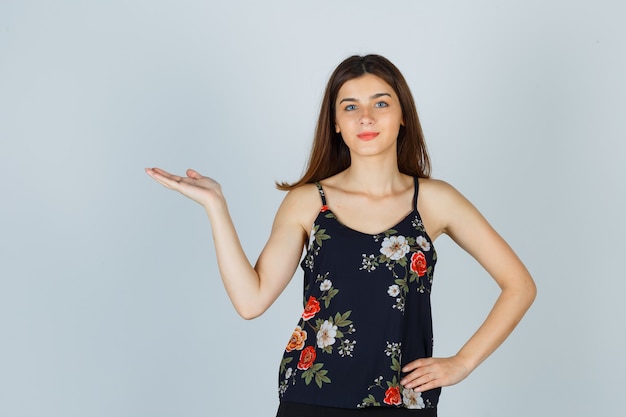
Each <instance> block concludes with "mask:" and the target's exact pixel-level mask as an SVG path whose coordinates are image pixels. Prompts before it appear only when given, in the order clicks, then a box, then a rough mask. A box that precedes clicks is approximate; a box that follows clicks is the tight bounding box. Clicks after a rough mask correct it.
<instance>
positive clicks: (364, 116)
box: [360, 108, 374, 125]
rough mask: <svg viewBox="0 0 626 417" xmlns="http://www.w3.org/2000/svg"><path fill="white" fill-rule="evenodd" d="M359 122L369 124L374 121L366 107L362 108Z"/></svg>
mask: <svg viewBox="0 0 626 417" xmlns="http://www.w3.org/2000/svg"><path fill="white" fill-rule="evenodd" d="M360 122H361V124H363V125H371V124H372V123H374V117H373V115H372V113H371V111H370V110H369V109H368V108H365V109H363V110H362V113H361V120H360Z"/></svg>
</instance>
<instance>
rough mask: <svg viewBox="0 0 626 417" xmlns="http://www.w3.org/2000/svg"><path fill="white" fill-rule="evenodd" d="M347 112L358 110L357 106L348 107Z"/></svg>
mask: <svg viewBox="0 0 626 417" xmlns="http://www.w3.org/2000/svg"><path fill="white" fill-rule="evenodd" d="M346 110H347V111H352V110H356V106H355V105H354V104H350V105H348V106H346Z"/></svg>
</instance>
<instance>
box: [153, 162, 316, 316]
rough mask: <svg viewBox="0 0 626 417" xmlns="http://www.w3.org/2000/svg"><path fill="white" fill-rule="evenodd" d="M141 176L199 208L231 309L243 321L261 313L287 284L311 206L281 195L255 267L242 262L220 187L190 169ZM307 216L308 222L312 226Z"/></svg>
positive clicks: (298, 196) (298, 195)
mask: <svg viewBox="0 0 626 417" xmlns="http://www.w3.org/2000/svg"><path fill="white" fill-rule="evenodd" d="M146 173H147V174H148V175H150V176H151V177H152V178H154V179H155V180H156V181H158V182H159V183H161V184H162V185H164V186H165V187H167V188H169V189H172V190H175V191H178V192H180V193H181V194H183V195H184V196H186V197H188V198H190V199H192V200H194V201H196V202H197V203H199V204H201V205H202V206H203V207H204V209H205V210H206V213H207V215H208V217H209V220H210V222H211V230H212V234H213V241H214V244H215V252H216V256H217V262H218V267H219V270H220V275H221V277H222V281H223V283H224V287H225V288H226V292H227V293H228V296H229V297H230V300H231V302H232V303H233V306H234V307H235V310H237V313H239V315H241V316H242V317H243V318H245V319H252V318H255V317H258V316H259V315H261V314H262V313H263V312H264V311H265V310H267V309H268V308H269V307H270V306H271V305H272V303H273V302H274V301H275V300H276V298H277V297H278V296H279V295H280V293H281V292H282V291H283V290H284V289H285V287H286V286H287V284H288V283H289V281H290V280H291V278H292V276H293V274H294V272H295V271H296V268H297V266H298V263H299V261H300V257H301V256H302V250H303V247H304V243H305V241H306V229H305V227H304V226H303V225H305V224H307V221H309V219H307V218H306V217H307V216H308V217H311V214H310V213H309V214H306V212H307V211H308V212H311V210H310V209H311V207H310V206H309V210H306V208H304V205H303V202H305V201H306V200H309V199H308V198H302V197H303V196H304V195H305V194H308V195H310V193H306V192H305V193H303V190H302V189H296V190H293V191H291V192H289V193H288V194H287V196H286V197H285V199H284V201H283V202H282V204H281V206H280V208H279V209H278V212H277V214H276V218H275V219H274V223H273V226H272V231H271V234H270V237H269V239H268V241H267V244H266V245H265V247H264V248H263V251H262V252H261V254H260V256H259V259H258V261H257V263H256V265H254V266H252V264H251V263H250V261H249V260H248V258H247V256H246V254H245V252H244V250H243V248H242V246H241V243H240V241H239V237H238V236H237V231H236V230H235V226H234V224H233V221H232V219H231V217H230V214H229V212H228V207H227V204H226V200H225V198H224V195H223V194H222V190H221V187H220V186H219V184H218V183H217V182H215V181H214V180H212V179H211V178H208V177H203V176H202V175H200V174H199V173H198V172H196V171H194V170H187V176H186V177H180V176H176V175H172V174H169V173H168V172H166V171H163V170H161V169H158V168H152V169H146ZM312 220H313V219H312V218H311V219H310V221H311V222H312Z"/></svg>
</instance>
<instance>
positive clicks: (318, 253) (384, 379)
mask: <svg viewBox="0 0 626 417" xmlns="http://www.w3.org/2000/svg"><path fill="white" fill-rule="evenodd" d="M316 185H317V187H318V190H319V192H320V196H321V199H322V204H323V205H322V208H321V210H320V213H319V215H318V216H317V218H316V219H315V221H314V224H313V227H312V230H311V233H310V239H309V245H308V249H307V252H306V254H305V256H304V258H303V260H302V262H301V267H302V269H303V270H304V300H303V301H304V310H303V312H302V315H301V317H300V319H299V322H298V325H297V326H296V328H295V330H294V331H293V334H292V335H291V338H290V339H289V342H288V343H287V347H286V348H285V352H284V355H283V358H282V361H281V362H280V370H279V381H278V392H279V397H280V400H281V401H289V402H296V403H305V404H314V405H323V406H330V407H341V408H361V407H371V406H382V407H404V408H411V409H421V408H433V407H436V405H437V402H438V398H439V394H440V391H441V390H440V389H434V390H430V391H426V392H424V393H418V392H415V391H413V390H412V389H406V388H404V387H403V386H402V385H400V382H399V381H400V379H401V378H402V376H403V375H402V372H401V369H402V367H403V366H404V365H405V364H407V363H408V362H411V361H413V360H415V359H418V358H423V357H430V356H432V349H433V330H432V318H431V307H430V291H431V285H432V281H433V271H434V267H435V262H436V259H437V255H436V252H435V249H434V247H433V245H432V241H431V240H430V237H429V236H428V235H427V234H426V231H425V230H424V227H423V224H422V220H421V218H420V215H419V213H418V211H417V194H418V188H419V183H418V179H417V178H415V193H414V197H413V210H412V211H411V213H409V214H408V215H407V216H406V217H405V218H404V219H403V220H401V221H400V223H398V224H397V225H396V226H394V227H392V228H390V229H388V230H385V231H384V232H382V233H379V234H376V235H370V234H365V233H361V232H358V231H356V230H353V229H350V228H349V227H347V226H345V225H343V224H342V223H340V222H339V220H338V219H337V217H335V215H334V214H333V213H332V211H331V210H329V208H328V206H327V205H326V198H325V196H324V191H323V189H322V186H321V185H320V184H319V183H316Z"/></svg>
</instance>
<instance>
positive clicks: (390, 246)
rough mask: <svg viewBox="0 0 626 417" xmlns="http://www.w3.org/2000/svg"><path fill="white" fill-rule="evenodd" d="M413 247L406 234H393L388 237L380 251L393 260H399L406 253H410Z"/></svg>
mask: <svg viewBox="0 0 626 417" xmlns="http://www.w3.org/2000/svg"><path fill="white" fill-rule="evenodd" d="M410 250H411V247H410V246H409V244H408V243H407V241H406V238H405V237H404V236H391V237H386V238H385V239H384V240H383V243H382V245H381V248H380V253H382V254H383V255H385V256H386V257H387V258H389V259H391V260H392V261H397V260H398V259H400V258H402V257H403V256H404V255H406V254H407V253H409V251H410Z"/></svg>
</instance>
